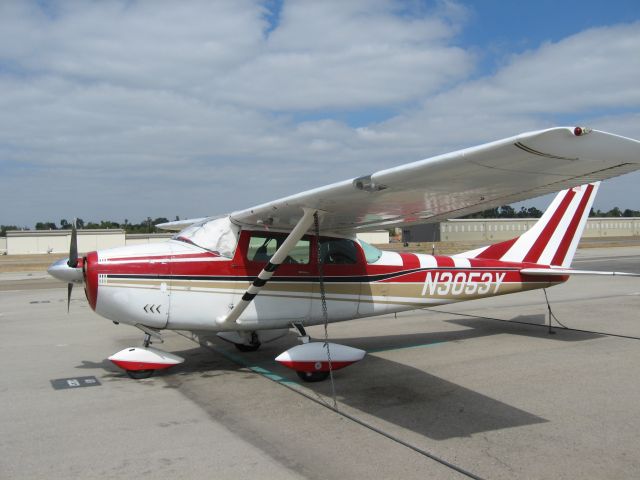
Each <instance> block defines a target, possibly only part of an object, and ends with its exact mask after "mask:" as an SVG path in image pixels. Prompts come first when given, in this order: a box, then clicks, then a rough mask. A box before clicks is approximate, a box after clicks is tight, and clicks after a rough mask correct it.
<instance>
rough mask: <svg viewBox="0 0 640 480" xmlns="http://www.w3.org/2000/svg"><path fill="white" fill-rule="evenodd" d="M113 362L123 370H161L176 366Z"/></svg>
mask: <svg viewBox="0 0 640 480" xmlns="http://www.w3.org/2000/svg"><path fill="white" fill-rule="evenodd" d="M111 361H112V362H113V363H114V364H115V365H117V366H118V367H120V368H122V369H123V370H161V369H163V368H169V367H173V366H174V365H175V364H174V363H154V362H130V361H124V360H111Z"/></svg>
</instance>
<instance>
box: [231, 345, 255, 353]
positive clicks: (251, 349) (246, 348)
mask: <svg viewBox="0 0 640 480" xmlns="http://www.w3.org/2000/svg"><path fill="white" fill-rule="evenodd" d="M234 345H235V346H236V348H237V349H238V350H240V351H241V352H255V351H256V350H258V349H259V348H260V344H259V343H258V344H255V345H245V344H244V343H234Z"/></svg>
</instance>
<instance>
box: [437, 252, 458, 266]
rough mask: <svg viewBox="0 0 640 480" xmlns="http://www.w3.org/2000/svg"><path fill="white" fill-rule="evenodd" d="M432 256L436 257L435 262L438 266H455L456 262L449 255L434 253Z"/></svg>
mask: <svg viewBox="0 0 640 480" xmlns="http://www.w3.org/2000/svg"><path fill="white" fill-rule="evenodd" d="M433 258H435V259H436V263H437V264H438V267H439V268H447V267H455V266H456V262H454V261H453V258H451V257H441V256H439V255H436V256H435V257H433Z"/></svg>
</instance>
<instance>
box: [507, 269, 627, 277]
mask: <svg viewBox="0 0 640 480" xmlns="http://www.w3.org/2000/svg"><path fill="white" fill-rule="evenodd" d="M520 273H521V274H523V275H543V276H548V275H558V276H566V275H608V276H621V277H640V273H628V272H600V271H598V270H574V269H572V268H523V269H522V270H520Z"/></svg>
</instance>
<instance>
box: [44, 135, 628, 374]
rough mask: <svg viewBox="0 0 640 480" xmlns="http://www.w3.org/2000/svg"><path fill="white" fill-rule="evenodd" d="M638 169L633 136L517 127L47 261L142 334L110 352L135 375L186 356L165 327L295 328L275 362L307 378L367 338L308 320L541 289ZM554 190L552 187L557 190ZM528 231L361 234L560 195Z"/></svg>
mask: <svg viewBox="0 0 640 480" xmlns="http://www.w3.org/2000/svg"><path fill="white" fill-rule="evenodd" d="M638 168H640V142H638V141H636V140H632V139H629V138H625V137H621V136H617V135H613V134H609V133H605V132H601V131H597V130H590V129H588V128H582V127H575V128H573V127H562V128H552V129H548V130H542V131H536V132H529V133H523V134H521V135H518V136H515V137H511V138H507V139H504V140H499V141H496V142H492V143H488V144H485V145H481V146H478V147H474V148H468V149H465V150H460V151H457V152H454V153H449V154H446V155H440V156H437V157H433V158H429V159H426V160H422V161H418V162H415V163H409V164H407V165H402V166H399V167H395V168H390V169H388V170H382V171H379V172H375V173H372V174H370V175H366V176H362V177H358V178H355V179H351V180H346V181H343V182H338V183H334V184H332V185H328V186H325V187H322V188H317V189H314V190H309V191H306V192H303V193H300V194H297V195H293V196H289V197H286V198H282V199H280V200H275V201H273V202H269V203H266V204H263V205H258V206H256V207H252V208H249V209H247V210H241V211H237V212H234V213H231V214H230V215H226V216H222V217H210V218H203V219H194V220H187V221H178V222H169V223H167V224H163V225H160V227H164V228H165V229H173V230H180V231H179V233H177V234H176V235H175V236H174V237H173V238H172V239H171V240H168V241H166V242H164V243H156V244H148V245H136V246H128V247H122V248H112V249H108V250H100V251H96V252H90V253H87V254H86V255H83V256H79V255H78V251H77V242H76V232H75V228H74V231H73V233H72V241H71V248H70V250H71V251H70V255H69V258H68V259H64V260H60V261H59V262H56V263H54V264H53V265H51V267H50V268H49V273H50V274H51V275H53V276H54V277H56V278H58V279H60V280H63V281H65V282H68V284H69V287H68V295H69V298H70V295H71V288H72V286H73V283H84V287H85V293H86V297H87V300H88V301H89V305H90V306H91V308H92V309H93V310H95V311H96V312H97V313H98V314H99V315H102V316H103V317H106V318H108V319H110V320H112V321H114V322H115V323H125V324H129V325H133V326H136V327H138V328H139V329H140V330H142V332H144V341H143V346H142V347H130V348H126V349H124V350H122V351H120V352H118V353H116V354H114V355H113V356H111V357H110V359H111V360H112V361H113V362H114V363H115V364H116V365H118V366H120V367H122V368H123V369H125V370H126V371H127V373H128V374H129V375H130V376H131V377H133V378H144V377H147V376H149V375H151V374H152V372H153V371H154V370H156V369H162V368H167V367H169V366H171V365H175V364H177V363H180V362H182V361H183V359H182V358H180V357H178V356H176V355H173V354H170V353H165V352H162V351H160V350H157V349H154V348H151V347H150V346H149V344H150V342H151V337H160V332H161V331H162V330H183V331H190V332H191V333H192V334H193V335H194V336H196V337H197V336H198V335H205V334H206V335H210V334H211V333H212V332H216V333H217V335H218V336H220V337H221V338H223V339H225V340H227V341H229V342H232V343H234V344H235V345H236V346H237V347H238V349H240V350H242V351H251V350H256V349H257V348H258V347H259V346H260V344H261V343H264V342H269V341H271V340H274V339H276V338H279V337H281V336H283V335H285V334H286V333H287V332H288V331H289V329H290V328H296V329H297V330H298V331H299V332H300V339H301V340H302V344H300V345H297V346H296V347H294V348H291V349H289V350H287V351H286V352H284V353H283V354H281V355H280V356H279V357H278V358H277V359H276V360H278V361H279V362H281V363H283V364H284V365H287V366H289V367H291V368H292V369H294V370H296V371H297V372H298V374H299V375H300V376H301V378H303V379H304V380H307V381H317V380H321V379H323V378H326V376H327V375H328V371H329V369H333V370H335V369H338V368H342V367H345V366H347V365H349V364H351V363H353V362H356V361H358V360H360V359H361V358H362V357H363V355H364V354H365V352H364V351H362V350H359V349H354V348H351V347H347V346H344V345H337V344H333V343H328V342H308V336H307V335H306V332H305V329H304V327H305V326H309V325H318V324H322V323H324V322H340V321H345V320H351V319H354V318H360V317H369V316H373V315H382V314H387V313H394V312H401V311H405V310H412V309H418V308H425V307H431V306H436V305H442V304H446V303H451V302H461V301H465V300H473V299H476V298H485V297H491V296H495V295H504V294H507V293H515V292H522V291H525V290H531V289H537V288H547V287H550V286H553V285H557V284H559V283H562V282H565V281H566V280H567V279H568V278H569V277H570V276H571V275H579V274H609V275H613V274H620V273H619V272H589V271H580V270H574V269H572V268H571V260H572V259H573V256H574V253H575V251H576V247H577V245H578V241H579V239H580V236H581V234H582V231H583V229H584V226H585V223H586V220H587V217H588V215H589V211H590V208H591V205H592V203H593V200H594V197H595V195H596V192H597V190H598V185H599V181H600V180H604V179H607V178H611V177H615V176H618V175H622V174H625V173H628V172H631V171H634V170H637V169H638ZM560 190H561V191H560ZM557 191H560V193H558V194H557V196H556V197H555V200H553V202H552V203H551V205H550V207H549V208H548V209H547V211H546V212H545V213H544V215H543V216H542V217H541V218H540V219H539V221H538V222H537V223H536V224H535V225H534V226H533V227H532V228H531V229H530V230H529V231H527V232H525V233H524V234H523V235H520V236H519V237H516V238H513V239H512V240H509V241H505V242H500V243H497V244H495V245H490V246H488V247H484V248H480V249H477V250H473V251H468V252H464V253H460V254H457V255H453V256H438V255H424V254H413V253H397V252H388V251H381V250H378V249H377V248H375V247H373V246H371V245H368V244H367V243H365V242H363V241H361V240H357V239H356V236H355V234H356V233H357V232H360V231H366V230H375V229H381V228H390V227H396V226H404V225H411V224H417V223H428V222H438V221H441V220H444V219H448V218H452V217H459V216H462V215H466V214H469V213H473V212H477V211H481V210H484V209H487V208H492V207H496V206H499V205H506V204H510V203H513V202H517V201H521V200H525V199H528V198H532V197H537V196H540V195H543V194H547V193H550V192H557Z"/></svg>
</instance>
